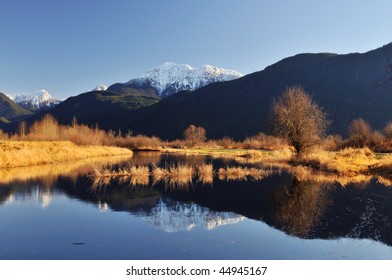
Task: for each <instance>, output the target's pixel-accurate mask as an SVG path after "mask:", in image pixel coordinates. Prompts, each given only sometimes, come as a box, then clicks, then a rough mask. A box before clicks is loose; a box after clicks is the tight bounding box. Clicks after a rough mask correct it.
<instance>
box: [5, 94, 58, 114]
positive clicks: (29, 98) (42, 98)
mask: <svg viewBox="0 0 392 280" xmlns="http://www.w3.org/2000/svg"><path fill="white" fill-rule="evenodd" d="M11 100H13V101H14V102H15V103H17V104H19V105H21V106H22V107H24V108H25V109H29V110H46V109H50V108H52V107H54V106H56V105H57V104H59V103H60V100H58V99H56V98H54V97H53V96H52V95H50V93H49V92H47V91H46V90H44V89H41V90H38V91H36V92H34V93H32V94H30V95H25V94H18V95H16V96H15V97H12V96H11Z"/></svg>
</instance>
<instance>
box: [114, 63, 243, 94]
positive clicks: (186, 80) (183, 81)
mask: <svg viewBox="0 0 392 280" xmlns="http://www.w3.org/2000/svg"><path fill="white" fill-rule="evenodd" d="M242 76H243V75H242V74H241V73H240V72H238V71H235V70H230V69H223V68H218V67H215V66H210V65H204V66H202V67H200V68H193V67H192V66H190V65H188V64H176V63H173V62H165V63H163V64H162V65H159V66H156V67H154V68H152V69H150V70H148V71H147V72H146V73H145V74H144V75H142V76H141V77H140V78H135V79H131V80H130V81H128V82H127V83H125V84H122V86H123V87H136V88H142V87H147V86H151V87H153V88H154V89H155V90H156V91H157V94H158V95H159V96H160V97H166V96H169V95H171V94H173V93H176V92H179V91H182V90H196V89H198V88H200V87H203V86H206V85H208V84H210V83H213V82H221V81H229V80H234V79H237V78H240V77H242ZM116 86H117V87H118V84H117V85H116ZM109 89H110V88H109Z"/></svg>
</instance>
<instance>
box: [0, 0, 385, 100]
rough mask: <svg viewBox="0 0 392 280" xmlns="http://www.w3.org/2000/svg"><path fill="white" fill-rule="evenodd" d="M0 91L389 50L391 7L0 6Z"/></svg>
mask: <svg viewBox="0 0 392 280" xmlns="http://www.w3.org/2000/svg"><path fill="white" fill-rule="evenodd" d="M0 11H1V16H0V92H4V93H10V94H16V93H31V92H33V91H35V90H38V89H41V88H44V89H46V90H48V91H49V92H50V93H52V94H53V95H54V96H56V97H58V98H61V99H65V98H66V97H68V96H70V95H77V94H79V93H81V92H84V91H88V90H91V89H93V88H94V87H95V86H96V85H97V84H100V83H103V84H107V85H110V84H112V83H115V82H125V81H128V80H129V79H131V78H134V77H137V76H140V75H141V74H143V73H144V72H145V71H146V70H148V69H149V68H151V67H153V66H156V65H159V64H161V63H163V62H165V61H173V62H176V63H187V64H190V65H192V66H194V67H198V66H201V65H203V64H211V65H215V66H218V67H224V68H231V69H235V70H238V71H241V72H242V73H244V74H248V73H251V72H255V71H259V70H262V69H264V68H265V67H266V66H268V65H270V64H273V63H275V62H277V61H279V60H281V59H283V58H285V57H287V56H292V55H295V54H297V53H302V52H335V53H349V52H365V51H368V50H371V49H375V48H377V47H380V46H382V45H384V44H386V43H389V42H391V41H392V16H391V11H392V1H388V0H384V1H378V0H373V1H360V0H357V1H354V0H352V1H345V0H330V1H314V0H308V1H305V0H296V1H289V0H287V1H281V0H275V1H271V0H238V1H232V0H205V1H204V0H198V1H186V0H182V1H180V0H173V1H171V0H166V1H163V0H155V1H153V0H127V1H126V0H122V1H121V0H112V1H108V0H103V1H101V0H94V1H92V0H91V1H87V0H77V1H73V0H67V1H53V0H34V1H31V0H26V1H19V0H0Z"/></svg>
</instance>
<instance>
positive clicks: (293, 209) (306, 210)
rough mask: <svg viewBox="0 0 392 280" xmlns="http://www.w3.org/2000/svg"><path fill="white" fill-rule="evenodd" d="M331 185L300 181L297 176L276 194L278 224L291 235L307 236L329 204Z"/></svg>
mask: <svg viewBox="0 0 392 280" xmlns="http://www.w3.org/2000/svg"><path fill="white" fill-rule="evenodd" d="M330 186H331V185H329V184H327V183H321V182H314V181H310V180H307V181H298V180H297V179H296V178H295V177H294V178H293V179H292V180H291V182H289V183H288V184H287V185H286V186H284V187H283V188H281V189H280V190H279V191H278V192H276V193H275V195H274V203H275V206H276V212H275V215H276V217H275V218H276V226H277V227H278V228H281V229H283V230H284V231H285V232H287V233H288V234H290V235H294V236H298V237H307V236H308V235H309V233H310V232H311V231H312V229H313V228H314V227H316V226H317V224H318V222H319V221H320V218H321V217H323V215H324V213H325V210H326V208H327V206H328V205H329V204H330V203H331V202H330V201H329V200H328V189H329V187H330Z"/></svg>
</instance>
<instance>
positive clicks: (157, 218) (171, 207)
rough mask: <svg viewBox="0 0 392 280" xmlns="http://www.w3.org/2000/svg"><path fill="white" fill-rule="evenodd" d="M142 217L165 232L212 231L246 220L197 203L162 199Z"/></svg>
mask: <svg viewBox="0 0 392 280" xmlns="http://www.w3.org/2000/svg"><path fill="white" fill-rule="evenodd" d="M142 216H143V217H144V218H145V219H146V220H147V221H149V222H151V223H152V224H153V225H154V226H157V227H158V228H160V229H162V230H163V231H165V232H178V231H190V230H192V229H194V228H195V227H198V226H199V227H204V228H206V229H208V230H212V229H215V228H217V227H219V226H223V225H227V224H235V223H238V222H240V221H243V220H244V219H245V218H244V217H243V216H240V215H237V214H234V213H230V212H215V211H211V210H210V209H208V208H207V207H202V206H199V205H197V204H195V203H190V204H188V203H180V202H176V201H172V200H170V199H169V200H168V199H165V200H164V199H160V200H159V202H158V204H157V205H156V206H154V207H153V208H152V209H151V211H150V212H149V213H146V215H145V216H144V215H142Z"/></svg>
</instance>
